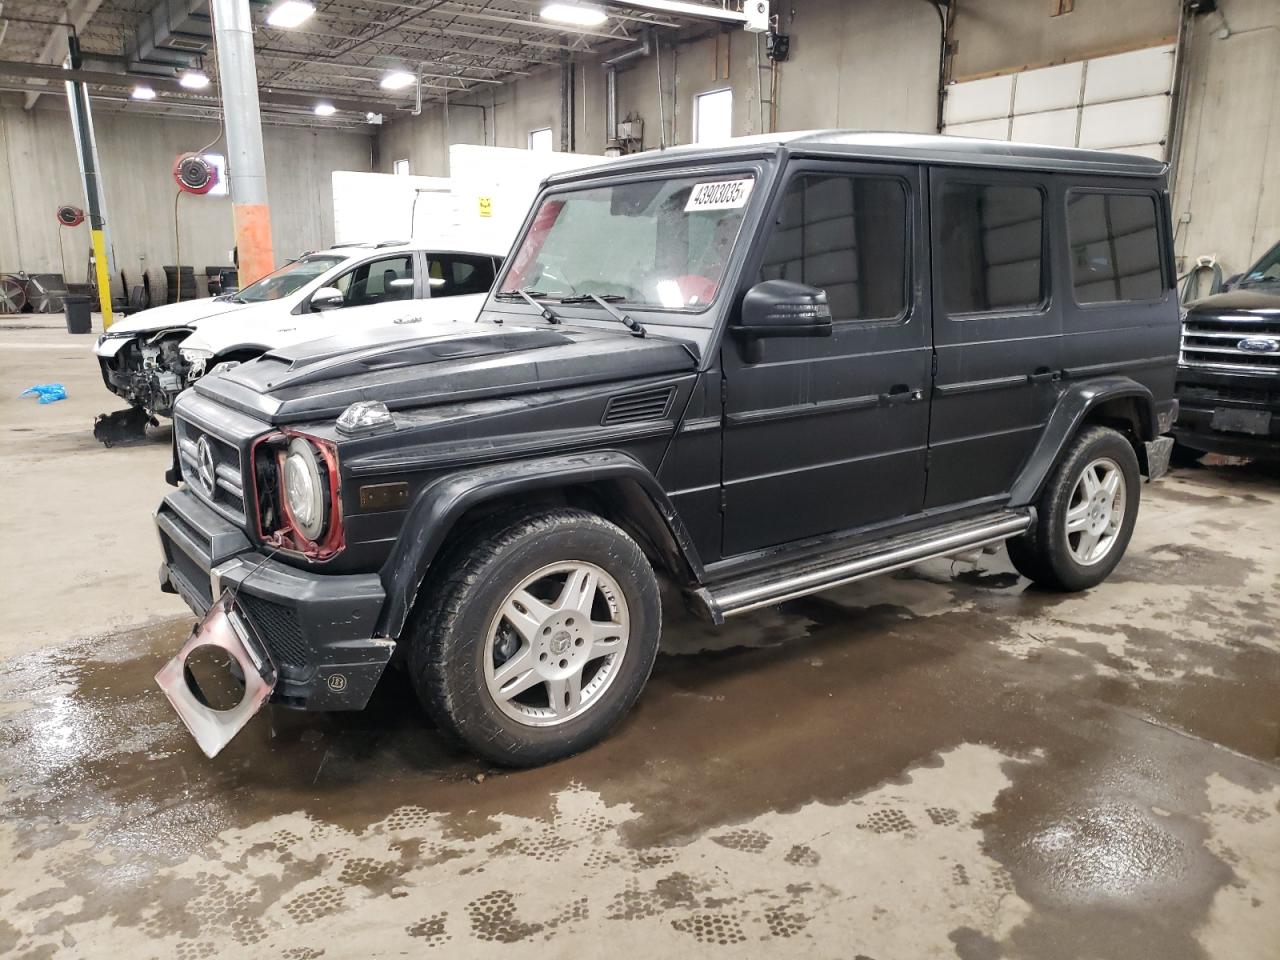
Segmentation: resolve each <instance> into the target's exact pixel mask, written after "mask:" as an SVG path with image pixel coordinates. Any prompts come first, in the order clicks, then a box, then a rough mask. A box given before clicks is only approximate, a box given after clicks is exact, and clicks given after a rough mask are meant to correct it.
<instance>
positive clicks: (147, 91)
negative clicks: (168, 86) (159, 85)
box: [129, 84, 156, 100]
mask: <svg viewBox="0 0 1280 960" xmlns="http://www.w3.org/2000/svg"><path fill="white" fill-rule="evenodd" d="M129 96H131V97H133V99H135V100H154V99H155V98H156V92H155V91H154V90H152V89H151V88H150V87H148V86H145V85H144V84H138V85H137V86H136V87H134V88H133V92H132V93H131V94H129Z"/></svg>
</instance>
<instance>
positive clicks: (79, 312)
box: [62, 293, 93, 333]
mask: <svg viewBox="0 0 1280 960" xmlns="http://www.w3.org/2000/svg"><path fill="white" fill-rule="evenodd" d="M91 303H93V300H92V299H90V298H89V297H86V296H85V295H84V294H79V293H68V294H67V295H66V296H65V297H63V298H62V312H63V314H65V315H66V318H67V333H92V332H93V318H92V315H91V313H90V306H89V305H90V304H91Z"/></svg>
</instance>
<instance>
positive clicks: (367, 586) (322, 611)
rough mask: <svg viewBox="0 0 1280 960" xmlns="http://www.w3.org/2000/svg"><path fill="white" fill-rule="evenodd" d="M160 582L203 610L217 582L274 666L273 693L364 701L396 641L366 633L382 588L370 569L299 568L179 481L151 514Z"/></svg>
mask: <svg viewBox="0 0 1280 960" xmlns="http://www.w3.org/2000/svg"><path fill="white" fill-rule="evenodd" d="M155 521H156V527H157V529H158V530H159V533H160V546H161V549H162V551H163V553H164V562H163V563H162V564H161V566H160V585H161V588H162V589H170V590H173V591H176V592H177V593H178V594H179V595H180V596H181V597H182V598H183V599H184V600H185V601H186V602H187V605H188V606H190V607H191V609H192V610H194V611H195V612H196V613H197V614H199V615H200V616H204V615H205V614H206V613H207V612H208V611H209V608H210V607H212V606H213V603H214V601H215V600H216V599H217V598H218V597H219V596H221V595H222V593H223V591H226V590H231V591H233V592H234V594H235V604H236V607H237V609H239V610H240V611H241V612H242V613H243V614H244V615H245V616H246V617H247V618H248V619H249V620H250V621H251V622H252V624H253V626H254V628H255V629H256V630H257V632H258V634H259V635H260V636H261V637H262V640H263V642H264V644H265V645H266V647H267V651H268V653H269V654H270V656H271V660H272V662H273V664H274V665H275V668H276V672H277V674H278V677H279V679H278V682H277V683H276V687H275V690H274V691H273V693H272V697H271V699H272V701H273V702H276V703H281V704H284V705H286V706H292V707H301V708H304V709H307V710H360V709H363V707H364V706H365V704H366V703H367V702H368V700H369V696H370V695H371V694H372V693H373V689H374V687H375V686H376V685H377V683H378V679H379V677H381V676H382V673H383V671H384V670H385V669H386V665H387V662H388V661H389V660H390V659H391V654H392V652H393V651H394V650H395V641H393V640H390V639H385V638H378V637H373V636H371V634H372V632H373V628H374V625H375V624H376V623H377V622H378V615H379V613H380V612H381V610H382V603H383V600H384V599H385V593H384V592H383V589H382V581H381V580H380V579H379V578H378V576H377V575H376V574H354V575H326V574H318V573H311V572H309V571H306V570H299V569H297V568H295V567H291V566H288V565H287V564H284V563H280V562H279V561H276V560H272V559H270V558H268V557H266V556H263V555H262V554H261V553H258V552H257V550H256V549H254V547H253V545H252V544H251V543H250V542H249V539H248V538H247V537H246V536H245V535H244V532H243V531H242V530H240V529H239V528H238V527H236V526H234V525H233V524H232V523H230V522H229V521H227V520H225V519H224V518H223V517H222V516H220V515H219V514H217V513H215V512H214V511H213V510H212V509H210V508H209V507H208V506H206V505H205V504H204V503H203V502H202V501H201V500H200V499H199V498H197V497H196V496H195V494H193V493H191V492H190V491H189V490H186V489H181V490H178V491H175V492H174V493H171V494H169V495H168V496H167V497H165V498H164V502H163V503H162V504H161V505H160V508H159V509H158V510H157V511H156V514H155Z"/></svg>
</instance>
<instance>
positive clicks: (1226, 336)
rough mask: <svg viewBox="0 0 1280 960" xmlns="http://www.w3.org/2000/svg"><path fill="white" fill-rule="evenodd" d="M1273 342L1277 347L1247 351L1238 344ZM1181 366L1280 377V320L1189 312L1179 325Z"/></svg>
mask: <svg viewBox="0 0 1280 960" xmlns="http://www.w3.org/2000/svg"><path fill="white" fill-rule="evenodd" d="M1250 340H1257V341H1260V342H1262V343H1265V342H1267V341H1273V342H1275V343H1276V344H1277V348H1276V349H1273V350H1270V351H1267V350H1262V351H1258V350H1248V349H1244V348H1242V347H1241V344H1242V343H1247V342H1249V341H1250ZM1180 363H1181V364H1182V366H1184V367H1203V368H1205V369H1209V370H1226V371H1231V372H1235V373H1255V374H1258V373H1260V374H1264V375H1273V376H1280V319H1276V320H1270V319H1258V318H1256V317H1230V316H1227V317H1204V316H1197V315H1195V314H1191V315H1189V316H1188V317H1187V319H1186V320H1185V321H1183V324H1182V356H1181V358H1180Z"/></svg>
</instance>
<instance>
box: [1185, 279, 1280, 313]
mask: <svg viewBox="0 0 1280 960" xmlns="http://www.w3.org/2000/svg"><path fill="white" fill-rule="evenodd" d="M1187 312H1188V313H1189V314H1191V315H1196V314H1200V315H1206V314H1208V315H1221V314H1231V313H1242V314H1250V315H1254V316H1261V317H1280V285H1277V284H1272V285H1270V286H1267V287H1237V288H1236V289H1235V290H1228V291H1227V292H1226V293H1215V294H1214V295H1213V296H1212V297H1205V298H1204V299H1203V300H1197V301H1196V302H1195V303H1193V304H1191V305H1190V306H1189V307H1188V308H1187Z"/></svg>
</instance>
